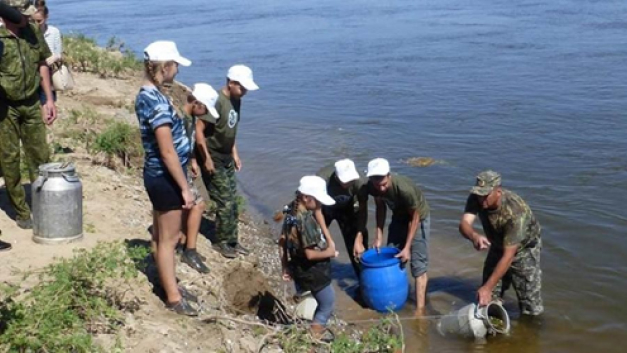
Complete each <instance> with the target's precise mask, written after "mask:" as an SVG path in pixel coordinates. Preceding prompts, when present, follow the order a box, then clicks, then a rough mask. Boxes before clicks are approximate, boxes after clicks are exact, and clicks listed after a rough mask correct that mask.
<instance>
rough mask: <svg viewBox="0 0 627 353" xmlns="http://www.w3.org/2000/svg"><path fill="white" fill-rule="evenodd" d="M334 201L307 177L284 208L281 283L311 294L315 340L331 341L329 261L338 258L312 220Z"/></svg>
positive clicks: (314, 178)
mask: <svg viewBox="0 0 627 353" xmlns="http://www.w3.org/2000/svg"><path fill="white" fill-rule="evenodd" d="M334 204H335V200H333V198H332V197H331V196H329V195H328V194H327V185H326V183H325V181H324V179H322V178H320V177H318V176H314V175H309V176H304V177H302V179H300V185H299V187H298V191H296V197H295V198H294V201H292V202H291V203H290V204H289V205H288V206H286V209H285V211H284V212H285V213H286V217H285V220H284V221H283V227H282V231H281V238H280V239H279V253H280V254H281V265H282V269H283V280H284V281H290V280H292V279H293V280H294V282H295V283H296V286H297V287H298V288H299V289H300V290H302V291H310V292H311V293H312V294H313V296H314V298H315V299H316V302H317V303H318V307H317V309H316V312H315V314H314V318H313V323H312V325H311V331H312V334H313V335H314V336H315V338H317V339H320V340H324V341H331V340H332V339H333V335H332V334H331V332H329V331H327V330H326V329H325V326H326V324H327V321H328V320H329V318H330V317H331V313H332V312H333V308H334V306H335V292H334V291H333V285H332V284H331V258H334V257H337V255H338V253H337V251H335V245H334V243H333V242H332V241H329V239H328V238H327V237H326V236H325V235H324V234H323V233H322V228H321V227H320V226H321V224H320V223H318V221H317V220H316V217H315V212H316V211H319V210H320V208H321V207H322V205H325V206H332V205H334Z"/></svg>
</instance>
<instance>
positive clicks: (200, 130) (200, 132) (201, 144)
mask: <svg viewBox="0 0 627 353" xmlns="http://www.w3.org/2000/svg"><path fill="white" fill-rule="evenodd" d="M205 128H206V123H205V122H204V121H202V120H201V119H197V120H196V145H197V146H198V150H199V151H200V155H201V156H202V158H203V160H205V161H206V160H208V159H211V155H210V154H209V149H207V141H205Z"/></svg>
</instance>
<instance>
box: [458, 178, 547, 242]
mask: <svg viewBox="0 0 627 353" xmlns="http://www.w3.org/2000/svg"><path fill="white" fill-rule="evenodd" d="M502 191H503V193H502V195H501V205H500V206H499V208H498V209H496V210H486V209H483V207H481V205H480V204H479V199H478V198H477V195H474V194H470V196H469V197H468V200H467V201H466V208H465V209H464V213H471V214H474V215H478V216H479V219H480V220H481V225H482V226H483V231H484V233H485V235H486V237H487V238H488V240H489V241H490V243H492V247H494V248H497V249H502V248H503V247H505V246H511V245H518V244H520V245H521V248H524V247H525V246H527V245H529V244H532V243H533V242H534V240H537V239H539V238H540V230H541V229H540V223H539V222H538V221H537V220H536V217H535V216H534V215H533V212H531V209H530V208H529V206H528V205H527V203H526V202H525V201H524V200H523V199H522V198H521V197H520V196H518V195H516V194H515V193H513V192H511V191H509V190H505V189H502Z"/></svg>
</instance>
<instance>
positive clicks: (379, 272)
mask: <svg viewBox="0 0 627 353" xmlns="http://www.w3.org/2000/svg"><path fill="white" fill-rule="evenodd" d="M399 252H400V250H398V249H396V248H381V249H380V250H379V252H377V251H376V249H370V250H368V251H366V252H364V253H363V254H362V256H361V276H360V279H361V293H362V296H363V298H364V300H365V301H366V304H368V306H369V307H371V308H372V309H374V310H376V311H378V312H382V313H384V312H388V311H390V310H393V311H397V310H400V309H402V308H403V306H404V305H405V302H406V301H407V295H408V294H409V281H408V280H407V273H406V272H405V269H404V268H401V260H400V259H397V258H395V257H394V256H395V255H397V254H398V253H399Z"/></svg>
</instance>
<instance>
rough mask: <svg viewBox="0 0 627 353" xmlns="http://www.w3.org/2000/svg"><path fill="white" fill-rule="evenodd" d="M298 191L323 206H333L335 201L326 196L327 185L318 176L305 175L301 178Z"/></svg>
mask: <svg viewBox="0 0 627 353" xmlns="http://www.w3.org/2000/svg"><path fill="white" fill-rule="evenodd" d="M298 191H300V193H301V194H304V195H308V196H312V197H314V198H315V199H316V200H318V201H320V202H321V203H322V204H323V205H325V206H332V205H335V200H333V198H332V197H331V196H329V194H327V183H326V182H325V181H324V179H322V178H321V177H319V176H315V175H307V176H304V177H302V178H301V179H300V185H299V186H298Z"/></svg>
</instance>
